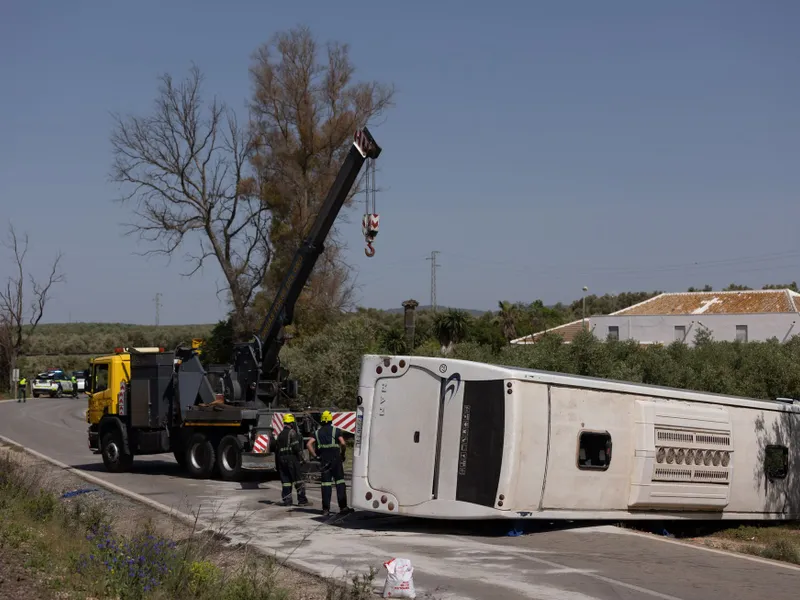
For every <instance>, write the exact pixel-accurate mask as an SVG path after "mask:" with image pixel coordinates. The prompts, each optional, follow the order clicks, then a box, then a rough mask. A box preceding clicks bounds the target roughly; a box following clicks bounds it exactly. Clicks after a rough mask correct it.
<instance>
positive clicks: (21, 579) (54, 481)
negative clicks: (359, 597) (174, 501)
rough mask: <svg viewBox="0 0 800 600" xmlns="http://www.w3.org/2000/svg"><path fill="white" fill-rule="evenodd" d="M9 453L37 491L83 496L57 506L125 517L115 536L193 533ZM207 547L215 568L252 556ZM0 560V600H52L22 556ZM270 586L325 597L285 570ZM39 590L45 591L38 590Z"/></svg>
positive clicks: (319, 586)
mask: <svg viewBox="0 0 800 600" xmlns="http://www.w3.org/2000/svg"><path fill="white" fill-rule="evenodd" d="M9 450H10V451H11V454H12V455H13V456H14V458H15V459H16V460H18V461H21V462H23V463H24V464H25V465H26V468H29V469H36V472H37V474H40V477H39V481H41V486H42V488H44V489H46V490H48V491H50V492H53V493H55V494H57V495H59V496H60V495H61V494H63V493H65V492H70V491H73V492H74V491H76V490H84V491H86V492H85V493H82V494H80V495H79V496H76V497H74V498H64V499H61V502H62V503H67V504H69V503H72V502H84V503H89V504H91V503H99V504H100V505H101V506H102V507H103V510H104V512H105V513H106V514H117V515H125V518H124V519H121V520H120V521H119V522H117V523H116V524H115V529H116V530H117V532H118V533H120V534H131V533H133V532H135V531H137V530H139V531H140V530H141V528H142V526H143V525H144V524H146V523H149V525H150V526H151V527H152V528H153V529H154V530H155V531H157V532H158V533H159V534H161V535H162V536H165V537H169V538H171V539H173V540H180V539H185V538H188V537H189V536H191V535H192V534H193V529H192V527H190V526H188V525H186V524H185V523H183V522H181V521H178V520H177V519H172V518H170V517H169V516H168V515H166V514H164V513H161V512H158V511H155V510H153V508H151V507H149V506H147V505H143V504H139V503H138V502H135V501H133V500H130V499H128V498H127V497H125V496H122V495H120V494H116V493H114V492H111V491H110V490H107V489H105V488H103V487H100V486H97V485H95V484H93V483H89V482H88V481H86V480H85V479H82V478H81V477H79V476H77V475H75V474H73V473H70V472H68V471H64V470H63V469H60V468H58V467H56V466H54V465H51V464H50V463H48V462H46V461H43V460H40V459H38V458H36V457H33V456H31V455H29V454H27V453H26V452H24V451H22V450H21V449H20V448H19V447H15V446H8V445H5V444H3V443H2V442H0V453H2V452H5V451H9ZM88 490H90V491H88ZM208 544H209V546H208V551H209V559H210V560H211V561H212V562H214V563H215V564H217V565H219V566H224V565H231V564H240V562H241V561H242V559H243V558H244V557H245V555H247V554H251V555H252V553H253V552H254V550H253V549H251V548H246V547H232V546H230V545H225V543H224V541H220V540H213V539H211V536H208ZM6 553H7V551H6ZM0 559H2V562H0V578H2V580H3V582H2V583H0V598H13V599H14V600H28V599H29V598H30V599H34V598H36V599H39V598H45V599H47V598H55V597H57V596H55V595H54V594H53V593H52V592H43V591H39V588H36V587H35V585H34V584H35V583H36V582H34V581H31V576H30V574H26V570H25V568H24V557H14V556H7V554H0ZM275 583H276V584H277V586H279V587H281V588H284V589H286V590H288V591H289V592H290V598H291V600H316V599H324V598H326V597H327V594H326V591H327V587H328V586H327V584H326V582H325V581H323V580H321V579H319V578H317V577H314V576H313V575H309V574H307V573H303V572H299V571H295V570H293V569H289V568H287V567H279V568H278V570H277V572H276V581H275ZM41 589H42V590H44V589H46V588H44V586H41ZM25 594H27V595H25Z"/></svg>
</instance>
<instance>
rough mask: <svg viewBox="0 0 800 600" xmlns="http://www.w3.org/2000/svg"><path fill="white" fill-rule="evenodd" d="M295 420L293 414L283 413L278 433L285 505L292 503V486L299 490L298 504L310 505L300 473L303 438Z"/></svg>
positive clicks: (277, 459)
mask: <svg viewBox="0 0 800 600" xmlns="http://www.w3.org/2000/svg"><path fill="white" fill-rule="evenodd" d="M294 422H295V420H294V415H293V414H291V413H286V414H285V415H283V430H282V431H281V432H280V433H279V434H278V438H277V451H276V452H275V461H276V462H277V463H278V464H277V466H278V473H279V474H280V476H281V486H282V495H283V498H282V499H283V504H284V506H291V505H292V486H294V487H295V489H296V490H297V505H298V506H308V498H306V486H305V483H304V482H303V479H302V477H301V475H300V465H301V463H302V462H303V456H302V454H301V444H300V442H301V439H302V438H300V435H299V434H298V433H297V431H295V429H294V427H293V426H292V424H293V423H294Z"/></svg>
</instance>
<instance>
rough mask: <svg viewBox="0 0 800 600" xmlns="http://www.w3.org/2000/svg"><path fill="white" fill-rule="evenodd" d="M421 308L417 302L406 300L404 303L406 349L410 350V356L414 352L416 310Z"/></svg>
mask: <svg viewBox="0 0 800 600" xmlns="http://www.w3.org/2000/svg"><path fill="white" fill-rule="evenodd" d="M418 306H419V302H417V301H416V300H406V301H405V302H403V308H404V309H405V313H404V315H403V316H404V324H405V330H406V347H407V348H408V352H409V354H410V353H412V352H413V351H414V320H415V317H416V312H415V310H416V308H417V307H418Z"/></svg>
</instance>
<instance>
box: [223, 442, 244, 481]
mask: <svg viewBox="0 0 800 600" xmlns="http://www.w3.org/2000/svg"><path fill="white" fill-rule="evenodd" d="M242 452H244V447H243V446H242V442H241V441H240V440H239V437H238V436H235V435H226V436H225V437H224V438H222V439H221V440H220V442H219V446H217V469H218V471H219V476H220V477H221V478H222V479H224V480H225V481H238V480H239V479H241V476H242Z"/></svg>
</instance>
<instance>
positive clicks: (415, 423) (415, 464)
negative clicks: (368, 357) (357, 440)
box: [367, 367, 440, 506]
mask: <svg viewBox="0 0 800 600" xmlns="http://www.w3.org/2000/svg"><path fill="white" fill-rule="evenodd" d="M439 388H440V379H439V378H438V377H435V376H433V375H432V374H431V373H428V372H427V371H425V370H423V369H419V368H413V367H412V368H411V369H409V370H408V371H407V372H406V373H405V374H403V375H402V376H401V377H397V378H386V379H378V380H377V381H376V382H375V396H374V398H373V402H374V405H373V408H372V421H371V424H370V432H369V447H370V453H369V456H370V458H369V466H368V470H367V480H368V481H369V485H370V486H371V487H372V488H374V489H376V490H383V491H386V492H389V493H391V494H394V496H395V497H396V498H397V501H398V503H399V504H400V505H401V506H413V505H415V504H420V503H422V502H426V501H428V500H430V499H431V498H432V490H433V477H434V464H435V459H436V436H437V431H438V425H439Z"/></svg>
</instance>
